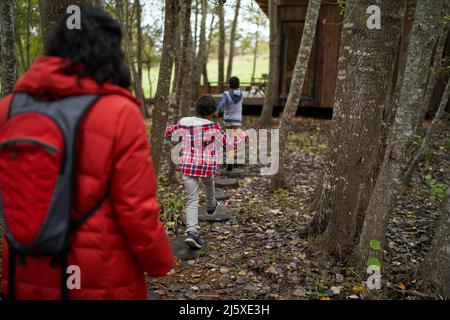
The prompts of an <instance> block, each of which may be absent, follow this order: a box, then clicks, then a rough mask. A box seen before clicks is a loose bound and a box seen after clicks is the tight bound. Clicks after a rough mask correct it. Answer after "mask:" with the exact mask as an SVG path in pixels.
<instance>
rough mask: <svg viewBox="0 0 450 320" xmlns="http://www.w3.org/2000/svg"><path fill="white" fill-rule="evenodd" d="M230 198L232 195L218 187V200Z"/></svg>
mask: <svg viewBox="0 0 450 320" xmlns="http://www.w3.org/2000/svg"><path fill="white" fill-rule="evenodd" d="M229 198H230V195H229V194H228V193H227V192H226V191H225V190H222V189H216V199H217V200H219V201H220V200H227V199H229Z"/></svg>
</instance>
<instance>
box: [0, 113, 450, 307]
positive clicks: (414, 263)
mask: <svg viewBox="0 0 450 320" xmlns="http://www.w3.org/2000/svg"><path fill="white" fill-rule="evenodd" d="M254 121H255V118H247V119H246V124H245V126H246V128H250V127H252V126H253V125H252V124H253V122H254ZM295 121H296V125H295V126H294V128H295V132H294V133H292V134H291V135H290V137H289V143H288V150H289V161H288V162H287V173H288V177H289V188H288V189H286V190H277V191H270V190H269V188H268V186H269V177H264V176H260V175H259V167H257V166H255V167H252V166H247V167H246V170H247V172H246V175H245V177H242V178H241V179H240V183H239V187H238V188H235V189H230V190H228V193H229V194H230V195H231V197H230V199H229V200H226V201H222V205H223V206H224V207H227V208H229V209H231V210H232V211H233V214H232V219H231V220H230V221H228V222H226V223H215V224H210V223H205V222H201V234H202V236H203V237H204V239H205V240H206V241H207V246H206V248H205V249H203V250H202V251H201V252H200V256H199V257H198V258H197V259H195V260H191V261H181V260H178V261H177V263H176V266H175V267H174V269H173V270H172V271H171V273H170V275H169V276H168V277H166V278H163V279H152V280H151V285H150V287H151V288H150V291H151V296H152V298H153V299H323V300H328V299H437V298H439V296H437V295H436V294H435V293H434V292H433V291H432V290H431V289H430V288H428V287H426V286H425V285H424V284H423V283H422V282H421V281H420V280H419V279H418V278H416V276H415V272H416V270H417V267H418V266H419V265H420V264H421V262H422V261H423V258H424V255H425V253H426V252H427V250H428V248H429V245H430V243H431V238H432V237H433V233H434V232H433V230H434V225H435V222H436V220H437V218H438V215H439V207H440V198H441V197H442V191H441V190H440V189H442V188H445V187H446V183H448V181H449V174H450V170H449V168H450V124H449V123H448V122H442V123H441V124H440V130H439V132H440V133H439V134H436V136H435V137H434V139H433V142H434V147H433V152H431V153H430V154H429V155H428V156H427V159H426V160H425V161H424V163H422V164H421V166H420V168H419V170H418V172H416V174H415V176H414V180H413V187H412V188H404V189H403V190H402V192H401V194H400V197H399V199H398V201H397V202H396V204H395V208H394V212H393V218H392V219H391V222H390V225H389V230H388V245H389V249H388V252H387V257H386V258H387V259H386V261H385V265H384V267H385V269H384V270H383V274H382V288H381V290H368V289H367V287H366V286H365V284H363V281H365V280H366V279H367V277H365V278H363V277H361V276H360V274H359V273H358V272H357V270H356V269H355V268H354V267H352V266H349V265H345V264H344V263H342V262H339V261H335V260H333V259H331V258H329V257H327V256H324V255H323V254H319V255H315V256H311V255H310V254H309V250H308V249H309V248H310V246H311V241H312V239H305V238H302V237H300V236H299V231H300V230H302V229H303V228H304V227H305V226H306V225H308V223H309V221H310V220H311V218H312V216H313V214H314V212H310V209H309V203H310V200H311V199H312V197H313V195H314V190H315V186H316V184H317V183H318V181H319V179H320V175H321V170H322V169H321V168H322V161H323V157H324V154H325V152H326V148H327V136H328V132H329V130H330V125H331V121H329V120H315V119H306V118H297V119H296V120H295ZM426 125H427V124H426ZM163 172H168V168H167V164H165V165H164V166H163ZM183 194H184V190H183V187H182V185H181V183H178V184H176V185H174V186H171V185H170V184H169V182H168V179H167V177H166V176H161V179H160V193H159V197H160V202H161V205H162V218H163V220H164V222H165V224H166V227H167V230H168V233H169V236H170V237H171V238H174V237H176V236H180V235H183V234H184V213H183V206H184V201H183V197H182V195H183ZM0 253H1V243H0ZM0 269H1V254H0ZM0 271H1V270H0ZM0 280H1V273H0Z"/></svg>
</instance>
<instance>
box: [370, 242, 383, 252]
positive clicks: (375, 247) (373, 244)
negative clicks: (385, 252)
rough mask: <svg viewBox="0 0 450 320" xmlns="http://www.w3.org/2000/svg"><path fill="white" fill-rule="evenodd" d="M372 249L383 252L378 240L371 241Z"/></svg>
mask: <svg viewBox="0 0 450 320" xmlns="http://www.w3.org/2000/svg"><path fill="white" fill-rule="evenodd" d="M370 247H371V248H372V249H373V250H381V243H380V241H378V240H370Z"/></svg>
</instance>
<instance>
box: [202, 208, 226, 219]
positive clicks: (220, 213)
mask: <svg viewBox="0 0 450 320" xmlns="http://www.w3.org/2000/svg"><path fill="white" fill-rule="evenodd" d="M230 219H231V211H230V210H228V209H226V208H223V207H219V208H218V209H217V211H216V213H215V214H208V213H207V212H206V208H205V207H201V208H199V209H198V220H199V221H207V222H225V221H228V220H230Z"/></svg>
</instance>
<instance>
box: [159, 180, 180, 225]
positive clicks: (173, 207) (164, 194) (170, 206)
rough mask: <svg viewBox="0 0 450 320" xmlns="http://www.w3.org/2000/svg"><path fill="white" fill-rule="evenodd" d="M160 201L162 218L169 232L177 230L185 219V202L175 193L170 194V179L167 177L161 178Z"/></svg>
mask: <svg viewBox="0 0 450 320" xmlns="http://www.w3.org/2000/svg"><path fill="white" fill-rule="evenodd" d="M159 182H160V184H159V186H158V201H159V205H160V207H161V209H160V217H161V220H162V221H163V223H164V225H165V226H166V228H167V229H168V230H169V231H174V230H176V229H177V227H178V225H179V223H180V222H181V219H182V217H183V210H184V201H183V198H182V197H181V196H180V195H178V194H176V193H173V192H170V191H169V189H170V183H169V179H168V177H167V176H165V175H160V176H159Z"/></svg>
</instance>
